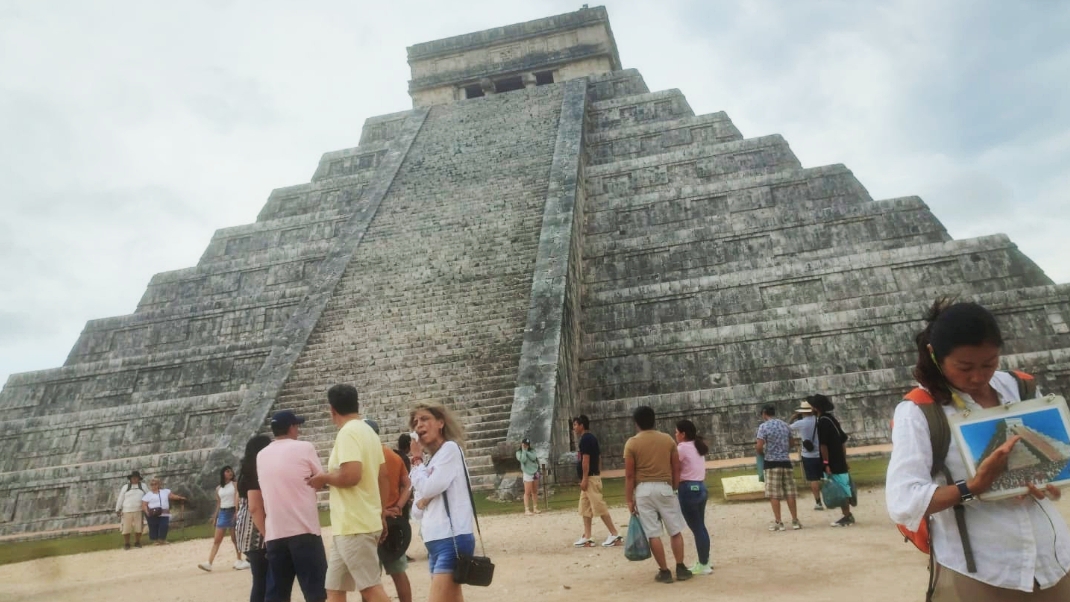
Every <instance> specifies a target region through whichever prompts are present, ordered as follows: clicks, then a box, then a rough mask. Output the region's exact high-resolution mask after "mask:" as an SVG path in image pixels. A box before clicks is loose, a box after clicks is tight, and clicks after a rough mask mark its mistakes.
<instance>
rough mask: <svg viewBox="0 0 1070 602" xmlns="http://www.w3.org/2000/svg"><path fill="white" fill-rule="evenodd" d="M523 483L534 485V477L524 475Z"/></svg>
mask: <svg viewBox="0 0 1070 602" xmlns="http://www.w3.org/2000/svg"><path fill="white" fill-rule="evenodd" d="M514 482H515V481H514ZM524 482H525V483H534V482H535V475H533V474H525V475H524Z"/></svg>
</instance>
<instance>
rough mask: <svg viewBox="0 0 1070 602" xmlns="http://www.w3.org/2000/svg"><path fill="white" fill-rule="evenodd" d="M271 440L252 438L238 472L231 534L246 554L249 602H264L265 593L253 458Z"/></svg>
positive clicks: (260, 512) (265, 571) (259, 497)
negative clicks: (236, 498) (235, 515)
mask: <svg viewBox="0 0 1070 602" xmlns="http://www.w3.org/2000/svg"><path fill="white" fill-rule="evenodd" d="M270 444H271V438H270V437H268V436H267V435H255V436H253V438H251V439H249V441H248V442H247V443H246V444H245V455H244V456H242V459H241V465H240V467H239V469H238V500H239V502H240V503H239V506H238V516H237V518H236V519H235V525H234V531H235V532H236V533H237V534H238V549H239V550H241V551H242V552H244V553H245V561H246V562H248V563H249V569H250V570H249V572H250V573H251V575H252V587H251V588H250V589H249V602H264V596H265V595H266V593H267V582H268V578H269V577H268V563H267V549H266V548H265V547H264V532H265V526H264V518H265V513H264V496H263V495H261V493H260V478H259V476H258V475H257V473H256V457H257V455H258V454H259V453H260V452H261V451H262V450H263V449H264V448H265V447H267V446H268V445H270Z"/></svg>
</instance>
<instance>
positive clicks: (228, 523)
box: [215, 508, 234, 529]
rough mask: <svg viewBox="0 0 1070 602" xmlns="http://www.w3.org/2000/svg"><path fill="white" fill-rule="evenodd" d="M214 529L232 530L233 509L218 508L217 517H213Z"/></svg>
mask: <svg viewBox="0 0 1070 602" xmlns="http://www.w3.org/2000/svg"><path fill="white" fill-rule="evenodd" d="M215 528H216V529H233V528H234V508H220V509H219V515H218V516H216V517H215Z"/></svg>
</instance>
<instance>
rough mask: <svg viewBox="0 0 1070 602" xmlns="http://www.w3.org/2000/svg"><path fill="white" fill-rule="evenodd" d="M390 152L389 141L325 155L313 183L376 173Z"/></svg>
mask: <svg viewBox="0 0 1070 602" xmlns="http://www.w3.org/2000/svg"><path fill="white" fill-rule="evenodd" d="M389 150H390V141H389V140H377V141H374V142H370V141H369V142H365V143H363V144H361V145H360V146H356V147H353V148H345V149H342V150H336V151H330V152H326V153H323V156H322V157H320V162H319V165H317V166H316V171H315V173H313V174H312V181H313V182H319V181H323V180H329V179H332V178H341V177H345V176H352V175H356V174H360V173H365V172H374V170H375V169H377V168H378V167H379V165H380V164H381V163H382V162H383V158H384V157H385V156H386V153H387V151H389Z"/></svg>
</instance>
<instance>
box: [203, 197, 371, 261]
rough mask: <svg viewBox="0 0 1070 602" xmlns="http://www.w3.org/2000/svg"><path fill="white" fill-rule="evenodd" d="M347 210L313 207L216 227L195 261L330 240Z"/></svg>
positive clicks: (346, 219) (221, 258)
mask: <svg viewBox="0 0 1070 602" xmlns="http://www.w3.org/2000/svg"><path fill="white" fill-rule="evenodd" d="M349 216H350V213H339V212H337V211H331V210H328V211H317V212H314V213H306V214H302V215H297V216H293V217H284V218H279V219H273V220H268V221H263V222H254V223H252V224H245V225H242V226H234V227H231V228H222V229H220V230H216V232H215V234H214V235H213V236H212V240H211V242H209V243H208V247H207V248H206V249H205V250H204V254H203V255H201V260H200V262H199V263H210V262H214V261H219V260H223V259H228V258H233V257H236V256H240V255H243V254H245V253H249V252H256V251H264V250H267V249H272V248H276V247H283V246H291V245H296V244H304V243H313V242H316V241H321V240H330V239H332V238H334V237H336V236H338V234H339V233H340V232H341V230H342V228H343V226H345V223H346V222H347V221H348V220H349Z"/></svg>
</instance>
